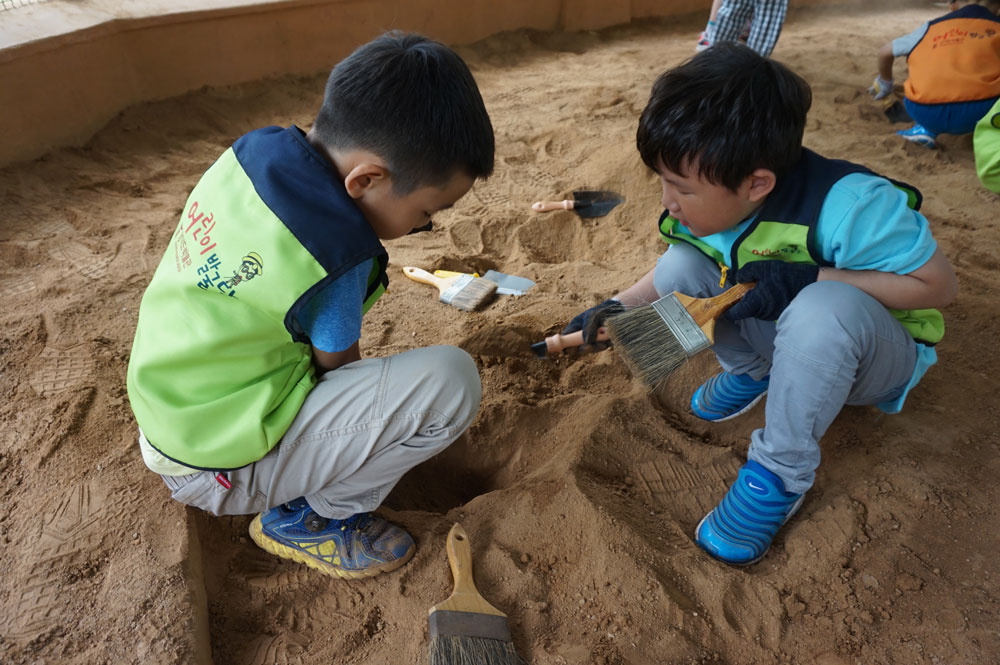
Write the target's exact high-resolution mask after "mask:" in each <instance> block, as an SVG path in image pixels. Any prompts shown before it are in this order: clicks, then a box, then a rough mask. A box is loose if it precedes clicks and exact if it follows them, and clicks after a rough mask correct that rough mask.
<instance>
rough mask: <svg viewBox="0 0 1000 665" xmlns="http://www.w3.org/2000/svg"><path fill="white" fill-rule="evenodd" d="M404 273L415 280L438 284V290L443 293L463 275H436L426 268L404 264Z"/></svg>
mask: <svg viewBox="0 0 1000 665" xmlns="http://www.w3.org/2000/svg"><path fill="white" fill-rule="evenodd" d="M403 274H404V275H406V276H407V277H409V278H410V279H412V280H413V281H414V282H420V283H421V284H430V285H431V286H436V287H437V288H438V291H440V292H442V293H444V292H445V290H447V288H448V287H449V286H451V285H452V283H453V282H455V280H457V279H458V278H459V277H461V275H456V276H455V277H435V276H434V275H432V274H430V273H429V272H427V271H426V270H423V269H422V268H414V267H413V266H404V267H403Z"/></svg>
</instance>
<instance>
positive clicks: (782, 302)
mask: <svg viewBox="0 0 1000 665" xmlns="http://www.w3.org/2000/svg"><path fill="white" fill-rule="evenodd" d="M817 277H819V266H816V265H812V264H810V263H786V262H784V261H776V260H775V261H754V262H753V263H748V264H746V265H745V266H743V267H742V268H740V269H739V271H738V272H737V273H736V281H737V282H740V283H742V282H757V286H755V287H754V288H753V289H752V290H751V291H750V292H749V293H747V294H746V295H745V296H743V299H742V300H740V301H739V302H738V303H736V304H735V305H733V306H732V307H730V308H729V309H727V310H726V313H725V314H723V316H725V317H726V318H727V319H729V320H730V321H738V320H739V319H762V320H764V321H777V319H778V317H779V316H781V313H782V312H783V311H785V308H786V307H788V303H790V302H792V299H793V298H795V296H797V295H798V294H799V291H801V290H802V289H804V288H805V287H807V286H809V285H810V284H812V283H813V282H815V281H816V278H817Z"/></svg>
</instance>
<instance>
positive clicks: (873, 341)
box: [695, 282, 917, 565]
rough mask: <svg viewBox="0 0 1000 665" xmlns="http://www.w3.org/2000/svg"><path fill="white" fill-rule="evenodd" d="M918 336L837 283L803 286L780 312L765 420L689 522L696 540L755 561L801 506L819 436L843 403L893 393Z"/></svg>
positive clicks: (911, 361)
mask: <svg viewBox="0 0 1000 665" xmlns="http://www.w3.org/2000/svg"><path fill="white" fill-rule="evenodd" d="M916 351H917V350H916V343H915V342H914V341H913V339H912V338H911V337H910V335H909V334H907V332H906V331H905V330H904V329H903V327H902V326H901V325H900V324H899V322H898V321H896V319H895V318H893V316H892V315H891V314H890V313H889V312H888V310H886V309H885V308H884V307H883V306H882V305H881V304H880V303H879V302H878V301H876V300H875V299H874V298H872V297H871V296H869V295H867V294H866V293H864V292H862V291H861V290H859V289H856V288H854V287H853V286H849V285H847V284H842V283H840V282H817V283H816V284H811V285H809V286H807V287H806V288H804V289H803V290H802V291H801V292H800V293H799V295H798V296H797V297H796V298H795V300H793V301H792V303H791V304H790V305H789V306H788V308H787V309H786V310H785V311H784V312H783V313H782V314H781V317H780V318H779V319H778V324H777V336H776V337H775V349H774V364H773V367H772V368H771V379H770V392H769V394H768V398H767V414H766V425H765V427H764V429H759V430H757V431H755V432H754V433H753V436H752V437H751V441H750V451H749V454H748V458H749V459H748V460H747V463H746V464H744V465H743V468H741V469H740V472H739V475H738V476H737V478H736V481H735V482H734V483H733V484H732V486H731V487H730V488H729V491H728V492H727V493H726V495H725V496H724V497H723V499H722V501H721V502H720V503H719V505H718V506H716V507H715V509H713V510H712V511H711V512H710V513H709V514H708V515H706V516H705V518H704V519H702V521H701V522H700V523H699V524H698V526H697V528H696V529H695V542H697V544H698V546H699V547H701V548H702V549H703V550H705V551H706V552H708V553H709V554H710V555H712V556H713V557H715V558H717V559H720V560H722V561H725V562H726V563H731V564H735V565H747V564H751V563H754V562H755V561H758V560H760V559H761V558H762V557H763V556H764V554H765V553H766V552H767V550H768V548H770V546H771V542H772V540H773V539H774V536H775V535H776V534H777V532H778V530H779V529H781V527H782V525H784V524H785V522H786V521H788V519H789V518H790V517H791V516H792V515H794V514H795V512H796V511H797V510H798V508H799V506H800V505H801V504H802V499H803V497H802V494H803V493H804V492H805V491H806V490H808V489H809V488H810V487H811V486H812V483H813V477H814V472H815V470H816V467H817V466H818V465H819V457H820V454H819V439H820V437H822V436H823V434H824V433H825V432H826V429H827V427H829V426H830V423H831V422H832V421H833V419H834V417H836V415H837V414H838V413H839V412H840V409H841V408H842V407H843V405H844V404H877V403H880V402H886V401H891V400H893V399H895V398H898V397H899V396H900V395H901V394H902V392H903V390H905V389H906V386H907V385H908V383H909V380H910V378H911V376H912V375H913V371H914V367H915V365H916V360H917V352H916Z"/></svg>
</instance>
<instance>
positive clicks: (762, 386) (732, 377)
mask: <svg viewBox="0 0 1000 665" xmlns="http://www.w3.org/2000/svg"><path fill="white" fill-rule="evenodd" d="M770 381H771V377H770V376H765V377H764V378H763V379H761V380H760V381H756V380H754V379H751V378H750V375H749V374H730V373H729V372H719V373H718V374H716V375H715V376H713V377H712V378H711V379H709V380H708V381H706V382H705V383H703V384H701V386H699V387H698V390H696V391H694V395H691V410H692V411H693V412H694V415H696V416H698V417H699V418H701V419H702V420H711V421H712V422H716V423H718V422H722V421H723V420H729V419H730V418H735V417H736V416H738V415H740V414H743V413H746V412H747V411H749V410H750V409H752V408H753V407H754V406H755V405H756V404H757V402H759V401H760V400H761V398H763V397H764V395H765V394H767V385H768V383H770Z"/></svg>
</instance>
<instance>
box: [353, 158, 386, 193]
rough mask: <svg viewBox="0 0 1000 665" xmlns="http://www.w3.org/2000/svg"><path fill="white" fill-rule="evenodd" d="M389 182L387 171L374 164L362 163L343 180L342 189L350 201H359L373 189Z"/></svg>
mask: <svg viewBox="0 0 1000 665" xmlns="http://www.w3.org/2000/svg"><path fill="white" fill-rule="evenodd" d="M388 182H389V170H388V169H387V168H385V167H384V166H382V165H381V164H378V163H376V162H362V163H360V164H358V165H357V166H355V167H354V168H353V169H351V171H350V172H349V173H348V174H347V177H346V178H344V188H345V189H347V194H348V195H349V196H350V197H351V198H352V199H360V198H361V197H362V196H364V195H365V193H366V192H368V191H369V190H371V189H372V188H373V187H378V186H381V185H385V184H387V183H388Z"/></svg>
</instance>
